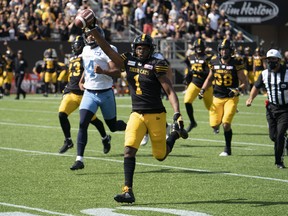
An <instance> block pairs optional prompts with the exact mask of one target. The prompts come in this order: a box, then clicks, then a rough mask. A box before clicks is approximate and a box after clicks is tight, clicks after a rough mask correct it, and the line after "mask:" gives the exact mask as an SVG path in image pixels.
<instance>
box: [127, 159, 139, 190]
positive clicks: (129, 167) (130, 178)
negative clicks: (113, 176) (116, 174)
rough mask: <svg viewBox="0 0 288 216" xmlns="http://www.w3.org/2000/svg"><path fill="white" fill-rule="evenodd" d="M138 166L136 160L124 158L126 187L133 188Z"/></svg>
mask: <svg viewBox="0 0 288 216" xmlns="http://www.w3.org/2000/svg"><path fill="white" fill-rule="evenodd" d="M135 165H136V158H135V157H130V158H126V157H125V158H124V175H125V186H128V187H131V188H132V186H133V175H134V170H135Z"/></svg>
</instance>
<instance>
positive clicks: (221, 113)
mask: <svg viewBox="0 0 288 216" xmlns="http://www.w3.org/2000/svg"><path fill="white" fill-rule="evenodd" d="M218 53H219V55H218V56H216V55H215V56H213V57H212V59H211V61H210V64H209V67H210V72H209V75H208V77H207V79H206V80H205V82H204V84H203V86H202V88H201V91H200V93H199V96H198V97H199V99H202V98H203V97H205V96H204V92H205V91H206V90H207V89H208V88H209V87H210V86H212V82H213V80H214V81H215V82H214V89H213V95H214V97H213V103H212V105H211V108H210V126H211V127H212V128H213V129H214V131H217V130H219V126H220V125H221V124H222V126H223V129H224V137H225V148H224V151H223V152H222V153H221V154H220V155H219V156H228V155H231V154H232V152H231V141H232V129H231V123H232V120H233V117H234V115H235V113H236V110H237V104H238V102H239V95H240V91H241V89H245V86H246V84H247V78H246V76H245V74H244V65H243V62H242V61H241V59H236V58H235V57H233V56H232V54H233V46H232V42H231V41H230V40H227V39H224V40H223V41H222V42H221V43H219V45H218ZM239 80H240V82H239Z"/></svg>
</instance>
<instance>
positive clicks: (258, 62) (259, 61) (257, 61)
mask: <svg viewBox="0 0 288 216" xmlns="http://www.w3.org/2000/svg"><path fill="white" fill-rule="evenodd" d="M253 61H254V65H255V71H262V70H264V66H263V58H262V57H261V56H253Z"/></svg>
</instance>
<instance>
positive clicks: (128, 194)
mask: <svg viewBox="0 0 288 216" xmlns="http://www.w3.org/2000/svg"><path fill="white" fill-rule="evenodd" d="M87 34H89V35H93V37H94V38H95V39H96V40H97V43H98V44H99V46H100V47H101V48H102V50H103V51H104V52H105V53H106V54H107V55H108V56H109V57H110V58H111V59H112V61H113V62H114V63H115V64H116V65H117V67H118V68H120V69H121V70H123V71H126V73H127V81H128V85H129V88H130V94H131V98H132V113H131V114H130V118H129V120H128V123H127V128H126V131H125V149H124V176H125V186H124V188H123V193H122V194H117V195H116V196H115V197H114V199H115V200H116V201H117V202H121V203H123V202H124V203H133V202H135V197H134V194H133V190H132V187H133V176H134V170H135V166H136V153H137V151H138V148H139V146H140V142H141V140H142V138H143V137H144V135H145V133H146V131H147V130H148V133H149V136H150V138H151V146H152V154H153V156H154V157H155V158H156V159H157V160H159V161H163V160H165V158H166V157H167V156H168V154H169V153H170V152H171V151H172V149H173V146H174V143H175V141H176V139H178V138H179V137H183V138H187V137H188V134H187V132H186V131H185V130H184V129H183V128H184V124H183V120H182V116H181V114H180V108H179V101H178V97H177V95H176V93H175V91H174V89H173V87H172V84H171V82H170V80H169V78H168V77H167V71H168V64H167V62H166V61H164V60H159V59H156V58H154V57H152V54H153V52H154V49H155V45H154V44H153V39H152V38H151V37H150V36H149V35H146V34H142V35H140V36H137V37H136V38H135V39H134V41H133V43H132V44H131V46H132V53H130V52H126V53H123V54H121V55H120V54H119V53H117V52H116V51H115V50H114V49H112V48H111V46H110V45H109V43H108V42H107V41H106V40H105V39H104V37H102V36H101V34H99V33H98V31H97V29H95V28H93V26H92V28H90V31H89V32H87ZM94 71H95V73H96V74H97V75H99V74H100V75H101V74H109V71H107V70H106V69H105V68H102V67H101V65H96V67H95V68H94ZM118 73H120V71H119V72H118ZM97 75H96V76H97ZM161 88H163V89H164V90H165V92H166V94H167V96H168V98H169V101H170V103H171V105H172V108H173V111H174V116H173V120H174V123H175V124H173V127H172V128H173V129H172V132H171V134H170V136H169V137H168V138H167V141H166V133H165V132H166V109H165V107H164V106H163V103H162V99H161Z"/></svg>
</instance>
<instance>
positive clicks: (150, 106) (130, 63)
mask: <svg viewBox="0 0 288 216" xmlns="http://www.w3.org/2000/svg"><path fill="white" fill-rule="evenodd" d="M121 57H122V58H123V60H124V64H125V70H126V73H127V77H126V79H127V82H128V83H129V90H130V94H131V98H132V110H133V111H135V112H140V113H161V112H166V110H165V107H164V106H163V103H162V99H161V88H162V86H161V84H160V82H159V81H158V77H160V76H163V75H165V74H166V73H167V70H168V64H167V62H166V61H165V60H160V59H156V58H154V57H151V58H149V59H147V60H146V61H144V62H141V61H139V60H138V59H137V58H135V57H134V56H133V55H132V54H131V53H123V54H122V55H121Z"/></svg>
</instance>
